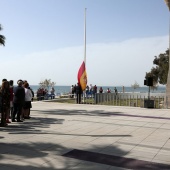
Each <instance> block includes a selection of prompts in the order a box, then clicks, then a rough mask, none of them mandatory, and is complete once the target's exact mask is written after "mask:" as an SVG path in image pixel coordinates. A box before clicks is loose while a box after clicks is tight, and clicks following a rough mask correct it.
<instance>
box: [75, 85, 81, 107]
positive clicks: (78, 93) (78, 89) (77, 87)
mask: <svg viewBox="0 0 170 170" xmlns="http://www.w3.org/2000/svg"><path fill="white" fill-rule="evenodd" d="M82 93H83V91H82V88H81V86H80V84H79V83H77V86H76V97H77V98H76V101H77V104H80V103H81V95H82Z"/></svg>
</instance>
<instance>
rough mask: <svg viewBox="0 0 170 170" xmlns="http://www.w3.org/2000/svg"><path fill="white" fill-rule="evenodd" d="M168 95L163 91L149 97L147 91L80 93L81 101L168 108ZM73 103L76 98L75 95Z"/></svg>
mask: <svg viewBox="0 0 170 170" xmlns="http://www.w3.org/2000/svg"><path fill="white" fill-rule="evenodd" d="M168 99H169V100H170V96H169V97H168V96H165V94H164V93H162V94H161V93H159V94H158V93H153V94H151V95H150V96H149V97H148V95H147V93H143V94H142V93H118V94H115V93H96V94H92V95H89V96H86V95H82V96H81V103H83V104H96V105H111V106H130V107H143V108H157V109H161V108H169V107H170V104H169V102H168V101H169V100H168ZM75 103H77V98H76V97H75Z"/></svg>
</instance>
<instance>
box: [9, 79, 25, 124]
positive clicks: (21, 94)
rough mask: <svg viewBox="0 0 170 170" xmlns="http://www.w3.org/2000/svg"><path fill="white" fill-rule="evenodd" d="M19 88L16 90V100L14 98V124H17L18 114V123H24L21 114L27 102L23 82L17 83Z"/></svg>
mask: <svg viewBox="0 0 170 170" xmlns="http://www.w3.org/2000/svg"><path fill="white" fill-rule="evenodd" d="M17 84H18V86H17V87H15V88H14V98H13V109H14V110H13V115H12V122H15V116H16V114H17V122H22V120H21V112H22V107H23V105H24V101H25V90H24V88H23V87H22V84H23V81H22V80H18V81H17Z"/></svg>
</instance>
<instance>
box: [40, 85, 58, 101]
mask: <svg viewBox="0 0 170 170" xmlns="http://www.w3.org/2000/svg"><path fill="white" fill-rule="evenodd" d="M48 95H49V94H48V90H47V89H46V88H39V89H38V90H37V100H38V101H39V100H44V99H45V98H46V97H47V98H48ZM50 97H51V99H54V98H55V89H54V87H51V90H50Z"/></svg>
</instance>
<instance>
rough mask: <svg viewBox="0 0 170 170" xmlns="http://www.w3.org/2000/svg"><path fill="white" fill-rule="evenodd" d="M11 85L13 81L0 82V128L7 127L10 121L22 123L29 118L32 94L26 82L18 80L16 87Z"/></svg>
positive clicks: (4, 80)
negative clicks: (0, 83)
mask: <svg viewBox="0 0 170 170" xmlns="http://www.w3.org/2000/svg"><path fill="white" fill-rule="evenodd" d="M13 83H14V82H13V80H10V81H8V80H7V79H3V80H2V85H1V87H0V113H1V123H0V126H7V125H8V123H11V121H12V122H16V121H17V122H23V120H24V119H29V118H30V109H31V107H32V105H31V101H32V100H33V97H34V93H33V91H32V89H31V88H30V87H29V84H28V82H27V81H26V80H25V81H23V80H18V81H17V86H16V87H14V85H13ZM10 119H11V121H10Z"/></svg>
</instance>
